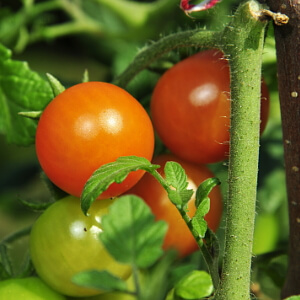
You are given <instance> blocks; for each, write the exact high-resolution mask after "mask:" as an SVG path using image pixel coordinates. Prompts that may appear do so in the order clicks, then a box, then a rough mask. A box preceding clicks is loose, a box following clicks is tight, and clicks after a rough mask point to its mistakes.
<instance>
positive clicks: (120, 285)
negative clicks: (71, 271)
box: [72, 270, 127, 292]
mask: <svg viewBox="0 0 300 300" xmlns="http://www.w3.org/2000/svg"><path fill="white" fill-rule="evenodd" d="M72 282H73V283H75V284H77V285H80V286H83V287H86V288H93V289H97V290H102V291H107V292H110V291H119V292H125V291H127V284H126V282H125V281H123V280H122V279H121V278H119V277H116V276H114V275H113V274H111V273H109V272H108V271H98V270H90V271H84V272H80V273H77V274H76V275H74V276H73V278H72Z"/></svg>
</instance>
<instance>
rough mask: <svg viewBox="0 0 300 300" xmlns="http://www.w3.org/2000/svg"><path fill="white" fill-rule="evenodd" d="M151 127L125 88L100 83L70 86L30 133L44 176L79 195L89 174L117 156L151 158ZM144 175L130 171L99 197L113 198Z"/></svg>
mask: <svg viewBox="0 0 300 300" xmlns="http://www.w3.org/2000/svg"><path fill="white" fill-rule="evenodd" d="M153 151H154V130H153V126H152V122H151V120H150V117H149V115H148V114H147V112H146V111H145V109H144V108H143V106H142V105H141V104H140V103H139V102H138V101H137V100H136V99H135V98H133V97H132V96H131V95H130V94H129V93H128V92H127V91H125V90H123V89H121V88H119V87H117V86H115V85H113V84H110V83H105V82H85V83H80V84H77V85H74V86H72V87H70V88H68V89H66V90H65V91H64V92H62V93H61V94H59V95H58V96H57V97H56V98H54V99H53V100H52V101H51V102H50V103H49V105H48V106H47V107H46V108H45V110H44V111H43V113H42V116H41V118H40V120H39V123H38V126H37V131H36V153H37V157H38V160H39V162H40V165H41V167H42V169H43V171H44V172H45V174H46V175H47V176H48V178H49V179H50V180H51V181H52V182H53V183H54V184H55V185H57V186H58V187H59V188H60V189H62V190H64V191H65V192H67V193H68V194H71V195H74V196H76V197H80V195H81V193H82V190H83V187H84V185H85V183H86V181H87V180H88V179H89V177H90V176H91V175H92V173H93V172H94V171H95V170H96V169H98V168H99V167H101V166H102V165H103V164H107V163H109V162H112V161H115V160H116V159H117V158H118V157H120V156H129V155H135V156H139V157H144V158H147V159H148V160H151V159H152V155H153ZM143 174H144V171H142V170H138V171H135V172H131V173H130V174H129V175H128V176H127V178H126V179H125V180H124V181H123V182H122V183H120V184H117V183H113V184H112V185H111V186H110V187H109V188H108V189H107V190H106V191H105V192H104V193H102V194H101V195H100V197H99V199H106V198H110V197H115V196H118V195H120V194H122V193H124V192H125V191H126V190H128V189H129V188H131V187H132V186H133V185H134V184H135V183H136V182H137V181H138V180H139V179H140V178H141V177H142V175H143Z"/></svg>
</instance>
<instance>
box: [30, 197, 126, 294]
mask: <svg viewBox="0 0 300 300" xmlns="http://www.w3.org/2000/svg"><path fill="white" fill-rule="evenodd" d="M113 201H114V200H111V199H104V200H102V201H95V202H94V203H93V204H92V206H91V208H90V210H89V215H88V216H85V215H84V214H83V212H82V211H81V208H80V200H79V198H75V197H74V196H67V197H65V198H63V199H61V200H58V201H57V202H55V203H54V204H52V205H51V206H50V207H49V208H47V209H46V210H45V211H44V212H43V213H42V215H41V216H39V218H38V219H37V220H36V222H35V223H34V225H33V228H32V231H31V234H30V255H31V259H32V262H33V264H34V267H35V270H36V272H37V274H38V275H39V277H40V278H41V279H42V280H43V281H44V282H45V283H46V284H47V285H49V286H50V287H51V288H52V289H54V290H56V291H57V292H59V293H61V294H63V295H67V296H74V297H83V296H93V295H97V294H100V293H101V291H100V292H99V291H98V290H93V289H87V288H83V287H80V286H77V285H75V284H73V283H72V282H71V278H72V277H73V276H74V275H75V274H77V273H79V272H81V271H86V270H92V269H96V270H100V271H102V270H107V271H109V272H111V273H112V274H114V275H116V276H118V277H120V278H123V279H127V278H128V277H129V276H130V273H131V268H130V266H128V265H123V264H120V263H118V262H116V261H115V260H114V259H113V258H112V256H111V255H110V254H109V253H108V252H107V250H106V249H105V247H104V246H103V244H102V243H101V241H100V239H99V234H100V232H101V231H102V226H101V218H102V216H103V215H105V214H107V213H108V209H109V206H110V205H111V204H112V203H113Z"/></svg>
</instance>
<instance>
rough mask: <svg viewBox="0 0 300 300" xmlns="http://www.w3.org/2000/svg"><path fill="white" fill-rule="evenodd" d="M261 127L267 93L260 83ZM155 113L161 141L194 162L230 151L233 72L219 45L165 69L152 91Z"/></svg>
mask: <svg viewBox="0 0 300 300" xmlns="http://www.w3.org/2000/svg"><path fill="white" fill-rule="evenodd" d="M261 99H262V100H261V120H262V123H261V132H262V131H263V129H264V128H265V125H266V122H267V117H268V111H269V95H268V90H267V87H266V85H265V84H264V83H262V98H261ZM151 115H152V121H153V125H154V128H155V129H156V131H157V133H158V135H159V137H160V138H161V140H162V142H163V143H164V144H165V145H166V146H167V147H168V148H169V149H170V150H171V151H172V152H173V153H174V154H176V155H177V156H179V157H181V158H182V159H185V160H187V161H190V162H195V163H214V162H218V161H222V160H224V159H225V158H226V156H227V155H228V152H229V142H228V141H229V127H230V72H229V65H228V62H227V60H225V59H224V58H223V54H222V52H220V51H219V50H216V49H212V50H208V51H203V52H200V53H197V54H195V55H192V56H190V57H188V58H187V59H185V60H182V61H181V62H179V63H178V64H176V65H175V66H174V67H172V68H171V69H169V70H168V71H166V72H165V73H164V74H163V76H162V77H161V78H160V80H159V81H158V83H157V85H156V87H155V89H154V91H153V95H152V100H151Z"/></svg>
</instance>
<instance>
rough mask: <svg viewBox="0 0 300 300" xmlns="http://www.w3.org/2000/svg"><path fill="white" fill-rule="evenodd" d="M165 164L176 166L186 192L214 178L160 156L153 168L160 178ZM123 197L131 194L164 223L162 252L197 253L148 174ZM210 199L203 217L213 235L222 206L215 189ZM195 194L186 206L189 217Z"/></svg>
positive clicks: (165, 196) (161, 190)
mask: <svg viewBox="0 0 300 300" xmlns="http://www.w3.org/2000/svg"><path fill="white" fill-rule="evenodd" d="M167 161H175V162H177V163H179V164H180V165H181V166H182V167H183V168H184V170H185V172H186V174H187V176H188V183H189V188H191V189H194V190H196V189H197V187H198V186H199V185H200V183H202V182H203V181H204V180H205V179H208V178H212V177H214V174H213V173H212V172H211V171H210V170H209V168H208V167H207V166H205V165H196V164H192V163H189V162H186V161H183V160H182V159H180V158H178V157H176V156H175V155H173V154H162V155H159V156H157V157H154V158H153V160H152V163H153V164H158V165H160V166H161V167H160V168H159V169H158V172H159V173H160V174H161V175H162V176H164V171H163V168H164V166H165V164H166V162H167ZM126 194H134V195H137V196H139V197H141V198H142V199H144V201H145V202H146V203H147V204H148V205H149V207H150V208H151V210H152V213H153V214H154V215H155V218H156V219H157V220H164V221H166V222H167V223H168V226H169V227H168V232H167V234H166V238H165V240H164V244H163V248H164V249H170V248H175V249H176V250H177V251H178V253H179V256H180V257H184V256H187V255H189V254H191V253H193V252H194V251H196V250H197V249H198V244H197V243H196V241H195V239H194V237H193V235H192V233H191V232H190V230H189V228H188V227H187V225H186V224H185V222H184V220H183V219H182V217H181V215H180V213H179V212H178V210H177V208H176V207H175V205H174V204H173V203H172V202H171V201H170V200H169V198H168V194H167V192H166V191H165V189H164V188H163V187H162V186H161V185H160V183H159V182H158V181H157V180H156V179H155V178H154V177H153V176H152V175H150V174H149V173H146V174H145V175H144V176H143V177H142V179H141V180H140V181H139V182H138V183H137V184H136V185H135V186H134V187H133V188H131V189H130V190H129V191H127V192H126ZM209 197H210V204H211V206H210V211H209V213H208V214H207V215H206V216H205V220H206V221H207V224H208V227H209V228H210V229H212V230H213V231H216V230H217V229H218V227H219V225H220V221H221V217H222V211H223V204H222V195H221V191H220V188H219V186H216V187H214V188H213V190H212V191H211V193H210V194H209ZM195 211H196V207H195V194H194V195H193V197H192V198H191V200H190V201H189V203H188V215H189V216H190V217H192V216H193V215H194V214H195Z"/></svg>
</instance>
